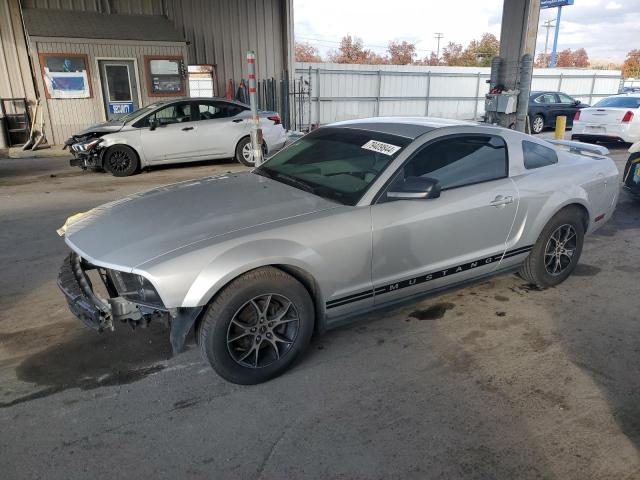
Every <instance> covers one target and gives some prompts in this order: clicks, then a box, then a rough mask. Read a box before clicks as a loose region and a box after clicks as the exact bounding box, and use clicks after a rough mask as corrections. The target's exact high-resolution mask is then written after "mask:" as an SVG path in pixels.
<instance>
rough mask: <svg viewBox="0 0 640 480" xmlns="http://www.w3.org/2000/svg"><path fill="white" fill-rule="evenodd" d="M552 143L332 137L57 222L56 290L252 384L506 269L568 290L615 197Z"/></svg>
mask: <svg viewBox="0 0 640 480" xmlns="http://www.w3.org/2000/svg"><path fill="white" fill-rule="evenodd" d="M564 143H566V145H567V146H568V147H569V150H559V149H557V148H556V146H554V145H553V144H551V143H549V142H547V141H545V140H542V139H537V138H533V137H531V136H528V135H524V134H522V133H518V132H515V131H512V130H506V129H502V128H498V127H493V126H486V125H478V124H473V123H467V122H457V121H444V120H438V119H429V118H375V119H365V120H357V121H348V122H341V123H335V124H332V125H329V126H327V127H323V128H320V129H318V130H316V131H314V132H312V133H310V134H308V135H306V136H305V137H303V138H302V139H300V140H299V141H298V142H296V143H294V144H291V145H290V146H288V147H286V148H285V149H284V150H282V151H280V152H278V153H277V154H276V155H275V156H273V157H272V158H271V159H269V160H268V161H267V162H266V163H264V164H263V165H261V166H260V167H258V168H256V169H254V170H253V171H251V172H245V173H237V174H225V175H219V176H215V177H209V178H201V179H197V180H192V181H187V182H182V183H177V184H175V185H169V186H166V187H160V188H155V189H153V190H150V191H147V192H143V193H138V194H135V195H131V196H129V197H126V198H124V199H122V200H118V201H115V202H112V203H109V204H106V205H103V206H100V207H97V208H95V209H93V210H91V211H89V212H87V213H85V214H82V215H80V216H76V217H75V218H71V219H70V220H69V221H68V222H67V224H66V225H65V227H64V230H65V231H63V232H61V233H63V234H64V235H65V241H66V243H67V245H68V246H69V247H70V248H71V250H72V253H71V254H70V256H69V257H68V258H67V259H66V260H65V261H64V264H63V266H62V269H61V273H60V277H59V280H58V283H59V286H60V288H61V289H62V291H63V292H64V294H65V295H66V297H67V300H68V303H69V306H70V308H71V311H72V312H73V313H74V314H75V315H76V316H78V317H79V318H80V319H82V320H84V321H85V323H87V324H88V325H90V326H91V327H93V328H95V329H97V330H104V329H107V328H112V327H113V324H114V323H115V322H116V321H125V322H129V323H132V324H134V325H135V324H139V323H142V322H148V321H153V320H154V319H157V318H168V319H169V321H170V325H171V329H170V340H171V344H172V346H173V348H174V351H176V352H179V351H180V350H182V349H183V347H184V343H185V338H186V337H187V334H188V333H189V332H190V331H191V330H194V331H195V332H196V336H197V340H198V343H199V345H200V347H201V349H202V352H203V354H204V355H205V357H206V358H207V359H208V360H209V362H210V363H211V365H212V366H213V368H214V369H215V370H216V371H217V372H218V373H219V374H220V375H221V376H222V377H224V378H225V379H227V380H229V381H231V382H236V383H242V384H253V383H258V382H262V381H265V380H267V379H269V378H272V377H274V376H276V375H278V374H280V373H281V372H283V371H284V370H285V369H287V368H288V367H289V366H290V365H291V363H292V362H293V360H294V359H295V358H296V357H297V356H298V355H299V354H300V353H301V352H302V351H303V350H304V349H305V347H306V346H307V344H308V343H309V340H310V338H311V336H312V334H313V332H322V331H324V330H325V329H327V328H331V327H333V326H336V325H338V324H340V323H342V322H343V321H345V320H346V319H348V318H352V317H354V316H356V315H359V314H362V313H364V312H369V311H371V310H374V309H378V308H381V307H387V306H389V305H391V304H394V303H397V302H404V301H407V300H412V299H414V298H418V297H420V296H422V295H425V294H433V293H437V292H440V291H442V290H443V289H446V288H450V287H453V286H458V285H462V284H465V283H467V282H470V281H475V280H479V279H483V278H486V277H488V276H491V275H496V274H500V273H504V272H510V271H514V270H515V271H517V270H519V271H520V275H521V276H522V277H523V278H524V280H525V281H527V282H530V283H533V284H536V285H538V286H539V287H543V288H544V287H549V286H552V285H557V284H559V283H560V282H562V281H563V280H565V279H566V278H567V277H568V276H569V275H570V274H571V272H572V271H573V269H574V268H575V266H576V264H577V262H578V259H579V258H580V253H581V250H582V245H583V239H584V236H585V235H586V234H589V233H592V232H593V231H595V230H596V229H598V228H599V227H601V226H602V225H603V224H604V223H605V222H606V221H607V220H608V219H609V218H610V217H611V214H612V212H613V210H614V208H615V205H616V202H617V198H618V190H619V186H618V170H617V168H616V166H615V164H614V163H613V161H611V160H610V159H609V158H607V157H606V156H605V154H606V153H607V150H606V149H605V148H603V147H598V146H590V145H585V144H580V143H578V142H564ZM92 276H93V280H92ZM92 285H95V288H94V287H93V286H92ZM98 287H99V288H98ZM98 290H100V291H101V292H102V293H100V292H99V291H98Z"/></svg>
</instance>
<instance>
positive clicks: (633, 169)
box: [622, 147, 640, 200]
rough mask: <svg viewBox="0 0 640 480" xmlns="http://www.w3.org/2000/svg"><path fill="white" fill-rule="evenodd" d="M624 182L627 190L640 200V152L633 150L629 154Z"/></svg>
mask: <svg viewBox="0 0 640 480" xmlns="http://www.w3.org/2000/svg"><path fill="white" fill-rule="evenodd" d="M632 148H633V147H632ZM622 184H623V187H624V189H625V190H626V191H627V192H629V193H630V194H631V195H633V196H634V197H636V198H637V199H638V200H640V152H632V153H631V155H629V159H628V160H627V164H626V165H625V167H624V175H623V176H622Z"/></svg>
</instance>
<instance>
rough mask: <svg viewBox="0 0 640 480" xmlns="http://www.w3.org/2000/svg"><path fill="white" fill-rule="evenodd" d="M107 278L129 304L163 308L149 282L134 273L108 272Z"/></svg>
mask: <svg viewBox="0 0 640 480" xmlns="http://www.w3.org/2000/svg"><path fill="white" fill-rule="evenodd" d="M109 278H110V279H111V281H112V282H113V285H114V286H115V287H116V290H117V291H118V295H120V296H121V297H123V298H125V299H127V300H129V301H130V302H134V303H139V304H141V305H146V306H149V307H155V308H164V305H163V303H162V300H161V299H160V295H158V292H157V291H156V289H155V288H154V287H153V285H151V282H150V281H149V280H147V279H146V278H144V277H143V276H141V275H136V274H134V273H127V272H119V271H117V270H109Z"/></svg>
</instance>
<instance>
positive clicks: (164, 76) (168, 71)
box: [145, 56, 186, 96]
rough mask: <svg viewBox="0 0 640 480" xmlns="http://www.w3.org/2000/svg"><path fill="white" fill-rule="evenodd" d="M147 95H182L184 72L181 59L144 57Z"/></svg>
mask: <svg viewBox="0 0 640 480" xmlns="http://www.w3.org/2000/svg"><path fill="white" fill-rule="evenodd" d="M145 59H146V62H147V78H148V82H149V84H148V85H149V95H151V96H164V95H184V93H185V82H184V78H185V76H186V72H184V71H183V69H184V67H183V64H182V57H150V56H147V57H145Z"/></svg>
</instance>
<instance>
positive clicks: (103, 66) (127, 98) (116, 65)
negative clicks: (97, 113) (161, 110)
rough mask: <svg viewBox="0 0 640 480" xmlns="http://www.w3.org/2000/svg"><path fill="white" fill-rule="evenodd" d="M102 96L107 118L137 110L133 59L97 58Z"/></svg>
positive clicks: (121, 115)
mask: <svg viewBox="0 0 640 480" xmlns="http://www.w3.org/2000/svg"><path fill="white" fill-rule="evenodd" d="M98 65H99V67H100V79H101V82H102V98H103V99H104V108H105V111H106V113H107V119H108V120H116V119H118V118H120V117H123V116H124V115H127V114H129V113H131V112H133V111H134V110H137V109H138V108H139V107H140V105H138V84H137V83H136V74H135V70H134V69H135V64H134V62H133V60H98Z"/></svg>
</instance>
